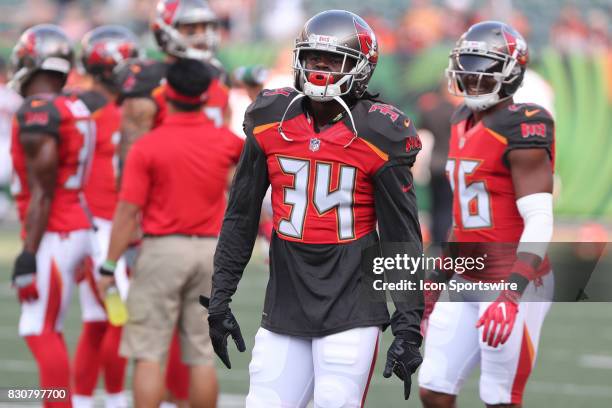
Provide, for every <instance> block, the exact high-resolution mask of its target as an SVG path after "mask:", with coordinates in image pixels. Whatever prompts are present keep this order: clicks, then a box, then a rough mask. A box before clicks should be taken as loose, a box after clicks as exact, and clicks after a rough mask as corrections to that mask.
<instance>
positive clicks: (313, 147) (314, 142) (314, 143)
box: [309, 137, 321, 152]
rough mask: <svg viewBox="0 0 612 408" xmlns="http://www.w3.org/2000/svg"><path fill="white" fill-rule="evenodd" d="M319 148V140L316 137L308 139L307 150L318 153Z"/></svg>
mask: <svg viewBox="0 0 612 408" xmlns="http://www.w3.org/2000/svg"><path fill="white" fill-rule="evenodd" d="M320 147H321V141H320V140H319V139H317V138H316V137H314V138H312V139H310V147H309V149H310V151H311V152H316V151H318V150H319V148H320Z"/></svg>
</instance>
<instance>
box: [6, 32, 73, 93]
mask: <svg viewBox="0 0 612 408" xmlns="http://www.w3.org/2000/svg"><path fill="white" fill-rule="evenodd" d="M72 64H73V50H72V44H71V42H70V40H69V39H68V36H67V35H66V33H64V31H63V30H62V29H61V28H60V27H58V26H56V25H53V24H39V25H36V26H34V27H31V28H28V29H27V30H26V31H25V32H24V33H23V34H21V37H19V40H18V41H17V44H16V45H15V47H14V48H13V52H12V53H11V60H10V73H11V75H10V76H11V79H10V82H9V86H11V88H13V89H14V90H15V91H17V92H18V93H20V94H21V93H22V92H23V85H24V84H26V83H27V82H28V81H29V80H30V79H31V78H32V76H33V75H34V74H35V73H37V72H39V71H52V72H59V73H60V74H63V75H64V76H65V77H66V79H67V78H68V74H69V73H70V70H71V69H72Z"/></svg>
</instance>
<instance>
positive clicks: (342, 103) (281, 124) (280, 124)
mask: <svg viewBox="0 0 612 408" xmlns="http://www.w3.org/2000/svg"><path fill="white" fill-rule="evenodd" d="M309 83H310V82H307V84H309ZM313 86H314V87H317V86H316V85H313ZM304 88H306V85H304ZM318 88H325V87H324V86H318ZM338 88H339V86H338ZM305 96H308V97H309V98H311V99H313V100H315V101H317V102H321V101H319V100H318V99H316V98H313V97H312V96H310V95H307V94H306V92H304V93H299V94H297V95H295V97H294V98H293V99H292V100H291V102H289V105H287V109H285V112H284V113H283V117H282V118H281V120H280V122H279V123H278V133H280V135H281V137H282V138H283V140H285V141H286V142H293V139H291V138H290V137H288V136H287V135H286V134H285V132H283V122H284V121H285V117H286V116H287V112H289V108H291V105H293V104H294V103H295V102H297V101H299V100H300V99H302V98H303V97H305ZM326 98H327V96H326ZM330 100H334V101H336V102H338V103H339V104H340V106H342V108H343V109H344V110H345V111H346V113H347V114H348V117H349V119H350V120H351V126H352V128H353V137H352V138H351V140H350V141H349V142H348V143H347V144H345V145H344V148H347V147H349V146H350V144H351V143H353V141H354V140H355V139H356V138H357V128H356V127H355V121H354V120H353V115H352V114H351V110H350V109H349V107H348V105H347V104H346V102H344V100H343V99H342V98H341V97H339V96H337V95H336V96H329V99H325V101H330Z"/></svg>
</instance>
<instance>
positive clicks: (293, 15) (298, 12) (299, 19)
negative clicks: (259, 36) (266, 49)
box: [261, 0, 306, 41]
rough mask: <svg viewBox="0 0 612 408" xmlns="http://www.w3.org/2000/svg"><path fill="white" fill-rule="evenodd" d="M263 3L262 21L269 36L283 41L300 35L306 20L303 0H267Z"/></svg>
mask: <svg viewBox="0 0 612 408" xmlns="http://www.w3.org/2000/svg"><path fill="white" fill-rule="evenodd" d="M261 3H262V5H263V7H264V10H265V13H263V16H262V23H263V30H264V33H265V35H266V37H267V38H269V39H271V40H274V41H281V40H283V39H289V38H291V39H293V38H295V37H296V36H297V35H298V33H299V32H300V30H301V28H302V26H303V25H304V22H305V21H306V15H305V14H304V9H303V4H302V0H265V1H262V2H261Z"/></svg>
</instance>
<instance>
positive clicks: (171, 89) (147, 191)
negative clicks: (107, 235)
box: [99, 60, 243, 407]
mask: <svg viewBox="0 0 612 408" xmlns="http://www.w3.org/2000/svg"><path fill="white" fill-rule="evenodd" d="M167 78H168V92H167V94H166V98H167V99H168V102H169V104H168V108H169V111H168V116H167V117H166V118H165V119H164V122H163V123H162V125H161V126H159V127H158V128H156V129H155V130H153V131H152V132H150V133H148V134H146V135H145V136H143V137H142V138H141V139H139V140H138V141H137V142H136V143H135V144H134V145H133V146H132V148H131V150H130V152H129V155H128V158H127V161H126V166H125V169H124V174H123V181H122V187H121V192H120V196H119V203H118V205H117V209H116V211H115V215H114V218H113V229H112V232H111V243H110V247H109V252H108V256H107V261H106V262H105V263H104V265H103V266H102V268H101V273H102V274H103V275H105V276H103V277H102V279H101V280H100V283H99V289H100V291H101V292H102V293H103V292H104V291H105V290H106V288H108V286H109V284H111V283H112V281H113V277H112V275H113V272H114V267H115V264H116V262H117V260H118V259H119V257H120V255H121V253H123V251H124V250H125V248H126V247H127V245H128V244H129V242H130V240H131V237H132V234H133V232H134V230H135V229H136V227H137V225H138V220H139V218H138V216H139V213H142V230H143V232H144V236H145V238H144V240H143V245H142V250H141V254H140V256H139V258H138V261H137V263H136V266H135V270H134V276H133V278H132V282H131V284H130V293H129V295H128V300H127V308H128V314H129V316H130V320H129V321H128V323H127V324H126V326H125V328H124V333H123V339H122V344H121V353H122V354H124V355H125V356H127V357H132V358H135V359H136V360H137V362H136V368H135V371H134V386H133V387H134V398H135V402H136V405H137V406H141V407H149V406H150V407H154V406H155V407H157V406H158V405H159V403H160V402H161V400H162V398H163V387H164V381H163V376H162V371H161V366H160V362H161V361H162V359H163V358H164V355H165V354H166V353H167V351H168V347H169V345H170V341H171V338H172V333H173V330H174V328H175V327H176V326H177V325H178V328H179V333H180V337H181V350H182V359H183V361H184V362H185V363H186V364H188V365H189V366H190V367H191V369H190V371H191V383H190V386H191V387H190V388H191V392H190V404H191V406H194V407H199V406H205V407H213V406H215V405H216V400H217V382H216V377H215V373H214V365H213V355H212V347H211V345H210V338H209V336H208V329H207V328H205V327H203V326H205V325H202V320H201V315H200V313H199V310H198V295H199V294H200V293H210V289H211V276H212V268H213V254H214V250H215V247H216V243H217V236H218V234H219V230H220V228H221V222H222V218H223V213H224V211H225V191H226V186H227V179H228V177H229V173H230V170H231V168H232V167H233V166H234V165H235V163H236V162H237V161H238V158H239V156H240V153H241V151H242V145H243V142H242V140H241V139H240V138H238V137H237V136H235V135H233V134H231V133H230V132H229V131H228V130H227V129H225V128H217V127H215V125H214V123H213V122H212V121H211V120H210V119H208V118H207V117H206V116H205V115H204V114H203V113H202V105H203V104H204V103H205V102H206V93H205V92H206V91H207V89H208V87H209V85H210V82H211V73H210V71H209V70H208V69H207V68H206V66H205V65H204V64H202V63H201V62H199V61H195V60H179V61H177V62H175V63H174V64H173V65H171V66H170V68H169V69H168V76H167Z"/></svg>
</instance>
